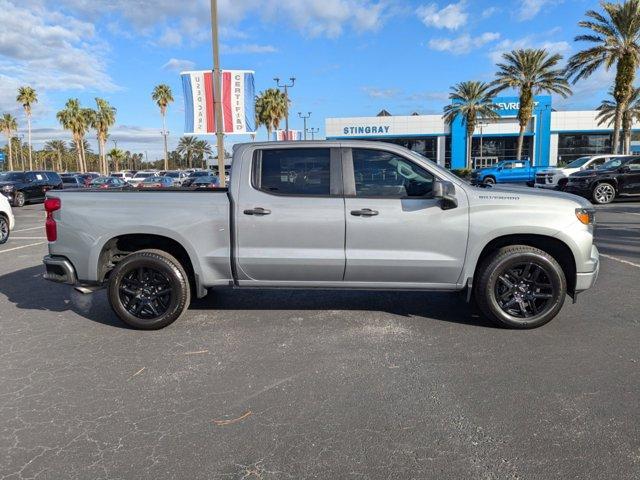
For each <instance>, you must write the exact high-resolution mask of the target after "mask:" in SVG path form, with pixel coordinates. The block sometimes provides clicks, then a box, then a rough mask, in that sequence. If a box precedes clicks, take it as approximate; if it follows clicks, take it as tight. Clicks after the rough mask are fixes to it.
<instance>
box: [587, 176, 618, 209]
mask: <svg viewBox="0 0 640 480" xmlns="http://www.w3.org/2000/svg"><path fill="white" fill-rule="evenodd" d="M592 197H593V201H594V202H596V203H597V204H599V205H605V204H607V203H611V202H613V200H614V198H616V189H615V188H614V186H613V185H611V184H610V183H604V182H603V183H599V184H597V185H596V186H595V187H594V189H593V195H592Z"/></svg>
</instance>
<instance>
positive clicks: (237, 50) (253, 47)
mask: <svg viewBox="0 0 640 480" xmlns="http://www.w3.org/2000/svg"><path fill="white" fill-rule="evenodd" d="M220 49H221V51H223V52H224V53H229V54H244V53H276V52H277V51H278V49H277V48H276V47H274V46H273V45H258V44H255V43H243V44H240V45H220Z"/></svg>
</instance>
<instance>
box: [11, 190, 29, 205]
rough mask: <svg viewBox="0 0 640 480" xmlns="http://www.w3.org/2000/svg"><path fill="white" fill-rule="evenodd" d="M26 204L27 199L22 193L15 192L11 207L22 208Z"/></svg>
mask: <svg viewBox="0 0 640 480" xmlns="http://www.w3.org/2000/svg"><path fill="white" fill-rule="evenodd" d="M25 203H27V199H26V197H25V196H24V192H16V194H15V196H14V197H13V206H14V207H18V208H19V207H24V204H25Z"/></svg>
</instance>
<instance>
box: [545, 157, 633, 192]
mask: <svg viewBox="0 0 640 480" xmlns="http://www.w3.org/2000/svg"><path fill="white" fill-rule="evenodd" d="M627 156H629V157H630V156H631V155H591V156H587V157H580V158H577V159H575V160H574V161H573V162H571V163H569V164H567V165H566V166H564V167H560V168H545V169H544V170H540V171H539V172H538V173H536V183H535V186H536V187H537V188H546V189H551V190H562V189H563V188H564V187H565V186H566V185H567V181H568V179H569V175H571V174H572V173H578V172H582V171H585V170H593V169H595V168H600V167H601V166H602V165H603V164H604V163H605V162H608V161H609V160H611V159H612V158H616V157H627Z"/></svg>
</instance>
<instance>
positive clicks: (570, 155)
mask: <svg viewBox="0 0 640 480" xmlns="http://www.w3.org/2000/svg"><path fill="white" fill-rule="evenodd" d="M603 153H611V134H610V133H560V134H558V165H566V164H567V163H570V162H572V161H574V160H575V159H576V158H579V157H584V156H585V155H598V154H603Z"/></svg>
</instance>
